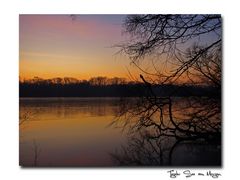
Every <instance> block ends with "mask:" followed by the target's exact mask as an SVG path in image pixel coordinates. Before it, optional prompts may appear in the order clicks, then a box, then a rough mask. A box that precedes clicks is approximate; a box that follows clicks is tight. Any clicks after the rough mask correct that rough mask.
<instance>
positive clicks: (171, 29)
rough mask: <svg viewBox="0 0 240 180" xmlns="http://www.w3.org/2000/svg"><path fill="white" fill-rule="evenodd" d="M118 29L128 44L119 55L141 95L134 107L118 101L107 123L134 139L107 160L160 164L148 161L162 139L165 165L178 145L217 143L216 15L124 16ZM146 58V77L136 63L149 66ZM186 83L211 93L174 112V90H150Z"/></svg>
mask: <svg viewBox="0 0 240 180" xmlns="http://www.w3.org/2000/svg"><path fill="white" fill-rule="evenodd" d="M124 28H125V33H127V34H129V35H130V36H129V37H130V39H129V41H128V42H126V43H124V44H121V45H120V48H121V52H124V53H126V54H127V55H128V56H129V57H130V59H131V63H133V64H134V65H135V66H136V67H138V68H139V69H140V70H141V72H142V75H140V78H141V79H142V81H143V82H144V84H145V89H146V91H147V94H146V95H145V96H142V97H141V98H140V99H138V100H137V101H136V102H134V103H133V102H128V101H125V102H122V108H121V110H120V112H119V116H118V117H117V118H116V120H115V121H113V124H115V125H120V126H122V127H123V128H126V127H127V128H128V130H130V131H131V132H134V134H135V136H136V137H137V138H134V140H133V139H132V137H131V138H130V142H129V146H126V147H123V149H122V152H120V154H112V157H114V158H115V159H116V160H117V161H118V162H119V163H120V164H121V165H124V163H125V165H128V164H131V163H133V164H135V165H136V164H138V163H139V164H140V165H144V163H145V165H149V163H150V164H151V163H152V164H153V165H154V164H156V163H157V164H158V165H162V164H165V162H163V160H160V159H161V156H159V157H158V158H160V159H155V160H153V159H152V157H154V155H153V156H151V157H150V156H149V154H151V153H150V152H154V151H155V152H157V153H156V154H158V155H159V153H160V154H161V153H162V154H163V151H164V150H163V149H162V146H163V144H162V143H163V142H164V141H166V138H167V142H169V144H172V145H171V146H170V147H168V148H169V149H168V150H167V152H168V164H169V165H170V164H171V156H172V153H173V152H174V149H175V148H176V146H177V145H178V144H179V143H180V142H184V141H198V140H201V141H204V142H211V143H217V144H221V141H220V140H221V61H222V56H221V16H220V15H130V16H127V18H126V20H125V22H124ZM149 57H151V58H152V57H154V58H156V61H152V71H151V72H150V71H146V70H145V69H144V68H143V67H141V61H150V59H151V58H149ZM166 64H167V65H166ZM163 67H165V68H163ZM145 77H149V78H147V79H148V80H146V78H145ZM186 81H187V82H188V83H190V84H192V85H193V86H196V85H199V84H201V85H205V86H207V87H214V88H215V89H214V92H213V93H212V94H211V95H210V96H208V95H207V94H205V95H204V94H203V95H202V96H201V97H199V96H198V97H197V96H195V97H189V98H185V99H184V101H183V102H181V101H180V102H181V103H183V104H181V105H180V107H181V109H178V110H177V109H176V107H177V103H178V101H177V100H176V99H174V98H173V96H174V94H177V91H178V90H179V88H175V89H174V90H172V93H171V94H169V95H168V96H166V97H164V96H159V95H158V93H156V91H154V86H155V85H164V84H174V83H184V82H186ZM152 141H154V142H155V145H153V142H152ZM161 142H162V143H161ZM170 142H171V143H170ZM146 146H147V147H148V148H147V149H144V147H146ZM139 147H143V149H141V148H139ZM156 147H157V148H158V151H156ZM149 148H150V149H149ZM137 149H138V150H137ZM128 151H129V152H128ZM141 152H143V153H142V154H141ZM130 154H131V155H130ZM153 154H154V153H153ZM144 158H147V159H144ZM142 159H144V160H142ZM149 160H151V161H149ZM159 160H160V161H159ZM131 161H132V162H131Z"/></svg>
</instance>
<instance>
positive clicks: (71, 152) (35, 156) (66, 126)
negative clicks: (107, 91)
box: [19, 98, 221, 166]
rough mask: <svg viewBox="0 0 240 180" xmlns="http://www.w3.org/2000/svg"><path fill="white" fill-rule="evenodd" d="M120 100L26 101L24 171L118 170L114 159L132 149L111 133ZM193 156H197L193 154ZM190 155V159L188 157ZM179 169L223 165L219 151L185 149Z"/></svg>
mask: <svg viewBox="0 0 240 180" xmlns="http://www.w3.org/2000/svg"><path fill="white" fill-rule="evenodd" d="M118 102H119V99H118V98H41V99H37V98H21V99H20V117H21V119H27V120H26V121H25V122H23V123H22V124H21V125H20V143H19V145H20V157H19V159H20V160H19V161H20V165H21V166H34V165H36V166H115V165H116V162H115V161H113V159H112V158H111V156H110V153H112V152H115V151H116V150H117V149H120V148H121V146H122V145H126V144H127V138H126V137H127V136H126V134H125V133H123V132H122V131H121V129H119V128H113V127H107V126H108V125H109V124H110V123H111V122H112V120H113V119H114V118H115V115H116V113H117V112H118V109H119V105H118ZM189 152H191V153H189ZM183 154H184V155H183ZM173 158H174V163H175V164H176V165H178V164H179V165H182V164H183V162H184V164H185V165H192V164H194V163H195V164H198V165H201V163H203V164H204V163H205V164H206V163H207V161H209V162H210V164H213V165H214V164H216V165H219V164H220V159H221V158H220V149H219V147H215V146H211V145H209V146H207V147H203V146H201V145H194V146H190V145H189V144H187V145H184V146H182V147H181V146H180V148H178V150H176V153H175V154H174V156H173Z"/></svg>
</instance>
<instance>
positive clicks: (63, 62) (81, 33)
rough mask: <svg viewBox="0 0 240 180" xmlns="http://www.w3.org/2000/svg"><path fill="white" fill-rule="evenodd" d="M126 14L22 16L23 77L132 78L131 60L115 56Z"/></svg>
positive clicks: (21, 74) (21, 64)
mask: <svg viewBox="0 0 240 180" xmlns="http://www.w3.org/2000/svg"><path fill="white" fill-rule="evenodd" d="M123 18H124V16H123V15H108V16H105V15H80V16H78V17H77V19H76V20H72V19H71V17H70V16H69V15H20V16H19V21H20V32H19V36H20V52H19V58H20V61H19V75H20V77H21V78H24V79H30V78H33V77H36V76H37V77H41V78H54V77H73V78H77V79H89V78H91V77H96V76H106V77H124V78H129V75H128V71H127V70H126V67H127V66H129V62H130V61H129V59H128V58H127V57H123V56H121V57H120V56H116V55H115V53H116V52H117V49H116V48H113V45H115V44H117V43H119V42H121V41H123V36H122V21H123ZM128 68H129V67H128Z"/></svg>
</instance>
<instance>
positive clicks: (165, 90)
mask: <svg viewBox="0 0 240 180" xmlns="http://www.w3.org/2000/svg"><path fill="white" fill-rule="evenodd" d="M176 90H177V93H175V91H176ZM153 91H154V93H155V94H156V95H157V96H163V95H164V96H169V95H171V94H173V93H174V96H206V95H211V96H212V94H214V92H215V90H214V87H207V86H193V85H173V84H167V85H160V84H156V85H153ZM146 95H148V91H147V90H146V88H145V84H144V82H137V81H127V80H126V79H125V78H119V77H114V78H107V77H101V76H99V77H93V78H90V79H89V80H78V79H76V78H69V77H65V78H52V79H43V78H39V77H35V78H33V79H28V80H22V79H21V78H20V81H19V96H20V97H141V96H146Z"/></svg>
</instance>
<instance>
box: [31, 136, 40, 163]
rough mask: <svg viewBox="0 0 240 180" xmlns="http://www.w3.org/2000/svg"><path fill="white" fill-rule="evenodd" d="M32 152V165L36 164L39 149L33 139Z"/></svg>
mask: <svg viewBox="0 0 240 180" xmlns="http://www.w3.org/2000/svg"><path fill="white" fill-rule="evenodd" d="M33 152H34V164H33V165H34V166H37V165H38V159H39V154H40V152H41V149H40V148H39V146H38V144H37V143H36V141H35V140H33Z"/></svg>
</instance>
